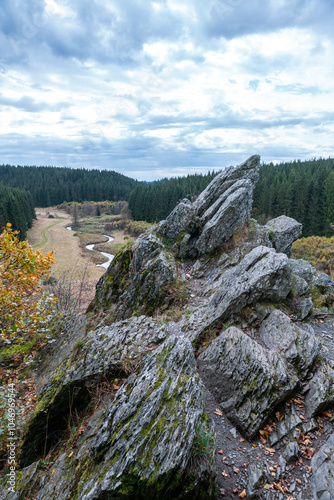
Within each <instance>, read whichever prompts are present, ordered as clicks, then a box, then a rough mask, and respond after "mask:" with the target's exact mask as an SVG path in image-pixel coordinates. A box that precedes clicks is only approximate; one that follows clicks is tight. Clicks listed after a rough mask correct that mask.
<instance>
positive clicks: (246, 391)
mask: <svg viewBox="0 0 334 500" xmlns="http://www.w3.org/2000/svg"><path fill="white" fill-rule="evenodd" d="M198 364H199V369H200V373H201V375H202V377H203V380H204V382H205V384H206V386H207V387H209V389H210V390H211V391H212V392H213V394H214V395H215V397H216V399H217V401H218V402H219V403H220V406H221V407H222V408H223V409H224V411H225V412H226V415H227V416H228V417H229V418H230V420H231V421H232V422H233V423H234V424H235V425H236V426H237V427H238V428H239V429H240V430H241V431H242V433H243V434H244V435H245V436H247V438H248V439H251V438H252V437H254V435H255V434H256V432H257V431H258V430H259V429H260V428H261V426H262V425H263V423H264V422H265V420H266V418H267V417H268V416H269V413H270V411H271V409H272V408H273V407H275V406H276V405H277V404H278V403H279V402H281V401H283V400H284V399H285V398H286V397H287V396H288V395H289V394H290V393H291V392H292V390H293V389H294V387H295V386H296V384H297V382H298V377H297V374H296V373H293V372H289V371H288V368H287V366H286V364H285V363H284V360H283V359H281V358H280V356H277V354H276V353H274V352H271V351H267V350H266V349H264V348H263V347H262V346H260V345H259V344H258V343H256V342H255V341H254V340H252V339H251V338H249V337H248V336H247V335H246V334H245V333H244V332H243V331H241V330H239V329H237V328H235V327H230V328H228V329H227V330H226V331H225V332H222V333H221V334H220V335H219V337H217V338H216V339H215V340H214V341H213V342H212V343H211V344H210V345H209V347H208V348H207V349H206V351H205V352H203V354H201V355H200V356H199V358H198Z"/></svg>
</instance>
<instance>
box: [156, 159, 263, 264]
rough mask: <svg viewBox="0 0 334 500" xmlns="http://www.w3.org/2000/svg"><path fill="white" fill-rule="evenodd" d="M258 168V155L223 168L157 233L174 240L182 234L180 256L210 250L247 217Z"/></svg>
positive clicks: (175, 212) (183, 203)
mask: <svg viewBox="0 0 334 500" xmlns="http://www.w3.org/2000/svg"><path fill="white" fill-rule="evenodd" d="M259 169H260V157H259V156H257V155H254V156H251V157H250V158H249V159H248V160H246V161H245V162H244V163H242V164H241V165H239V166H237V167H234V168H233V167H230V168H228V169H226V170H225V171H224V172H222V173H221V174H219V175H218V176H217V177H215V179H213V181H212V182H211V183H210V184H209V186H208V187H207V188H206V189H205V190H204V191H203V192H202V193H201V194H200V196H199V197H198V198H197V200H196V201H195V202H194V203H192V204H191V203H190V202H189V200H182V201H181V202H180V203H179V205H177V207H175V209H174V210H173V212H172V213H171V214H170V215H169V217H167V219H166V220H165V221H163V222H162V223H161V224H160V233H161V234H163V235H164V236H168V237H172V238H175V239H177V238H180V237H181V241H182V243H181V241H180V242H179V243H181V248H180V251H181V255H182V257H186V256H187V255H189V256H191V257H195V256H196V255H203V254H206V253H212V252H213V251H214V250H216V248H218V247H219V245H221V244H222V243H223V242H224V241H227V240H228V239H229V238H230V237H231V236H232V234H234V233H235V232H237V231H238V230H239V229H241V228H242V226H243V225H244V223H245V222H246V220H247V219H249V218H250V211H251V208H252V201H253V190H254V187H255V184H256V182H257V180H258V177H259Z"/></svg>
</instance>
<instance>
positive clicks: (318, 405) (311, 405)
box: [305, 360, 334, 417]
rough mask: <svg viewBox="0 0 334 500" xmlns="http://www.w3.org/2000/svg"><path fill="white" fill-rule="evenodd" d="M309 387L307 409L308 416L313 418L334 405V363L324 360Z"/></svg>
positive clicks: (306, 397) (306, 399) (306, 400)
mask: <svg viewBox="0 0 334 500" xmlns="http://www.w3.org/2000/svg"><path fill="white" fill-rule="evenodd" d="M309 385H310V390H309V391H308V392H307V393H306V396H305V409H306V412H307V415H308V416H309V417H313V416H315V415H317V414H318V413H319V412H320V411H321V410H325V409H326V407H327V406H329V405H332V404H333V403H334V362H333V361H331V360H323V361H322V363H321V365H320V367H319V368H318V370H317V371H316V373H315V375H314V377H313V378H312V380H311V381H310V384H309Z"/></svg>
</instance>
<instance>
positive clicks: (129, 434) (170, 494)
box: [3, 337, 217, 500]
mask: <svg viewBox="0 0 334 500" xmlns="http://www.w3.org/2000/svg"><path fill="white" fill-rule="evenodd" d="M203 411H204V398H203V387H202V384H201V381H200V379H199V376H198V374H197V370H196V363H195V358H194V354H193V349H192V346H191V344H190V342H189V341H188V340H186V339H184V338H177V337H170V338H169V339H167V340H166V341H165V342H164V343H163V344H162V345H161V346H160V347H159V348H158V349H157V350H156V351H154V352H153V353H152V354H151V355H150V356H149V357H148V358H146V362H145V364H144V365H143V367H142V369H141V371H140V372H139V373H138V375H136V374H133V375H131V376H130V377H129V378H128V380H127V382H126V383H125V384H124V385H123V386H122V387H121V388H120V389H119V390H118V391H117V393H116V395H115V397H114V398H113V397H107V398H106V399H105V400H104V402H103V404H102V405H101V406H100V407H99V409H98V410H97V411H96V412H95V413H94V414H93V416H92V417H91V419H90V421H89V423H88V425H87V427H86V428H85V430H84V432H83V433H82V435H81V436H79V437H78V440H77V446H76V448H75V449H74V456H71V454H69V453H68V452H66V453H64V454H63V455H61V456H60V457H59V458H58V459H57V460H56V462H55V463H54V464H53V466H52V471H51V470H50V471H43V476H40V477H39V478H38V479H39V481H40V485H39V488H38V491H37V492H36V491H35V492H34V498H36V499H37V500H43V499H46V498H57V499H58V498H59V500H71V499H73V498H81V499H85V500H93V499H94V500H95V499H98V498H100V499H102V498H124V499H125V498H127V499H132V498H138V499H143V498H147V499H151V500H153V499H156V498H161V499H162V500H168V499H170V498H176V497H177V498H180V499H182V498H189V497H191V498H194V499H197V498H203V496H205V497H206V498H214V496H215V494H214V483H215V480H216V472H217V471H216V464H215V439H214V431H213V429H212V428H211V429H210V428H209V427H207V426H206V424H205V423H204V418H203ZM196 436H197V437H196ZM198 440H200V441H198ZM30 479H31V478H30ZM27 481H28V479H27ZM26 483H27V482H24V484H22V485H21V486H20V490H19V493H20V495H21V496H22V494H23V493H26V491H27V490H25V484H26ZM21 496H20V498H21ZM3 498H7V497H5V496H4V497H3ZM8 500H9V498H8Z"/></svg>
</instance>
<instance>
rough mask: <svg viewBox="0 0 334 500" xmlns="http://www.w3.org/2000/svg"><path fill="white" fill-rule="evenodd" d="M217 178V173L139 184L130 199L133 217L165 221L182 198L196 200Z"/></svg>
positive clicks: (151, 220) (149, 220)
mask: <svg viewBox="0 0 334 500" xmlns="http://www.w3.org/2000/svg"><path fill="white" fill-rule="evenodd" d="M215 176H216V173H215V172H212V173H210V172H209V173H208V174H206V175H202V174H195V175H187V177H177V178H172V179H162V180H161V181H159V182H154V183H150V184H138V185H137V186H136V187H135V189H134V190H133V191H132V193H131V196H130V199H129V208H130V211H131V216H132V217H133V219H134V220H146V221H147V222H158V221H160V220H162V219H165V218H166V217H167V215H168V214H169V213H170V212H171V211H172V210H173V208H174V207H175V205H176V204H177V203H178V202H179V201H180V200H181V199H182V198H188V199H189V200H194V199H195V198H196V196H198V195H199V194H200V193H201V192H202V191H203V189H205V188H206V186H207V185H208V184H209V183H210V182H211V181H212V179H213V178H214V177H215Z"/></svg>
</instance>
